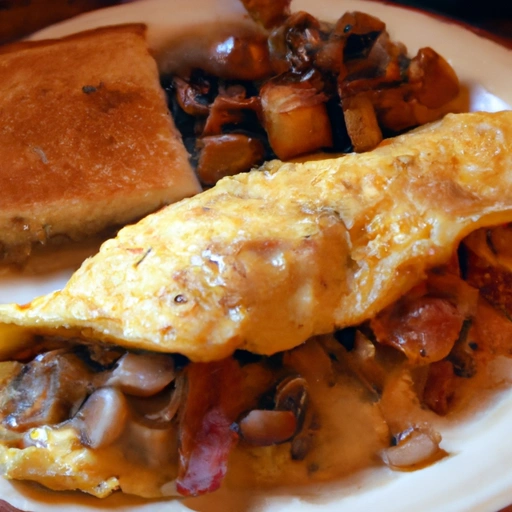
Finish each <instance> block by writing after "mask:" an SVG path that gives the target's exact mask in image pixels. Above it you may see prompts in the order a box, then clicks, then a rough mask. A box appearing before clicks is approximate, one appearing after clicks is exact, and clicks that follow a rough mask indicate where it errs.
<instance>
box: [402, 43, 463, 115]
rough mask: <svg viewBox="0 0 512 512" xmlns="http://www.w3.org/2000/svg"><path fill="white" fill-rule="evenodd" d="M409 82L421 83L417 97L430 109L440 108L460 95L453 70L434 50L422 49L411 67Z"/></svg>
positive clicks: (457, 80) (457, 81)
mask: <svg viewBox="0 0 512 512" xmlns="http://www.w3.org/2000/svg"><path fill="white" fill-rule="evenodd" d="M409 80H410V82H411V83H414V82H416V81H418V82H420V83H421V87H420V88H419V90H418V91H416V94H415V97H416V98H417V99H418V101H419V102H420V103H421V104H422V105H425V106H426V107H429V108H439V107H442V106H443V105H444V104H445V103H448V102H449V101H451V100H453V99H454V98H455V97H456V96H457V94H458V93H459V79H458V78H457V75H456V73H455V71H454V70H453V68H452V67H451V66H450V64H448V62H447V61H446V60H445V59H444V58H443V57H441V55H439V54H438V53H437V52H435V51H434V50H432V48H428V47H427V48H422V49H421V50H419V51H418V55H416V57H414V59H412V61H411V65H410V66H409Z"/></svg>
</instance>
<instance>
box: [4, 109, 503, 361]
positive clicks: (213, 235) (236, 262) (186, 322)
mask: <svg viewBox="0 0 512 512" xmlns="http://www.w3.org/2000/svg"><path fill="white" fill-rule="evenodd" d="M510 220H512V112H510V111H503V112H498V113H468V114H450V115H448V116H446V117H445V118H444V119H443V120H442V121H439V122H435V123H432V124H429V125H425V126H423V127H421V128H419V129H416V130H415V131H413V132H410V133H407V134H404V135H401V136H398V137H396V138H394V139H390V140H387V141H385V142H384V143H383V144H381V146H380V147H378V148H377V149H375V150H374V151H371V152H368V153H364V154H348V155H344V156H341V157H338V158H332V159H327V160H313V161H306V162H303V163H283V162H279V161H272V162H269V163H267V164H265V165H264V166H263V167H262V168H260V169H257V170H253V171H252V172H249V173H245V174H240V175H238V176H234V177H228V178H226V179H223V180H221V181H220V183H218V185H217V186H215V187H214V188H212V189H211V190H208V191H206V192H204V193H202V194H199V195H197V196H195V197H193V198H190V199H186V200H184V201H181V202H178V203H176V204H173V205H171V206H168V207H166V208H165V209H163V210H161V211H159V212H158V213H156V214H153V215H150V216H148V217H146V218H145V219H143V220H142V221H141V222H139V223H137V224H135V225H132V226H128V227H126V228H124V229H122V230H121V231H120V232H119V234H118V236H117V237H116V238H115V239H112V240H109V241H107V242H106V243H105V244H104V245H103V246H102V247H101V249H100V251H99V253H98V254H97V255H96V256H94V257H92V258H91V259H88V260H87V261H86V262H85V263H84V264H83V265H82V267H81V268H80V269H79V270H78V271H77V272H76V273H75V274H74V275H73V277H72V278H71V279H70V281H69V282H68V284H67V285H66V286H65V287H64V289H62V290H60V291H56V292H55V293H52V294H50V295H47V296H44V297H41V298H38V299H36V300H34V301H33V302H31V303H30V304H26V305H22V306H19V305H5V306H2V307H1V308H0V322H2V323H3V324H7V325H10V326H11V327H10V330H11V334H10V335H9V339H8V340H5V341H4V342H3V346H4V350H7V351H9V349H10V348H11V347H14V346H15V343H14V342H13V341H12V340H13V339H14V338H15V336H14V335H13V334H12V331H13V329H14V330H15V331H16V330H17V329H16V328H15V327H12V326H13V325H15V326H21V327H23V329H22V330H21V331H19V336H20V339H23V338H24V337H25V334H26V332H27V330H28V331H29V332H30V333H39V334H48V333H58V334H60V335H66V336H79V337H81V338H84V339H93V340H100V341H104V342H108V343H115V344H118V345H121V346H124V347H127V348H138V349H146V350H153V351H157V352H166V353H179V354H182V355H185V356H186V357H188V358H189V359H190V360H192V361H212V360H219V359H222V358H225V357H228V356H229V355H231V354H232V353H233V352H234V351H235V350H237V349H244V350H248V351H251V352H253V353H256V354H263V355H270V354H274V353H276V352H280V351H284V350H288V349H291V348H293V347H295V346H297V345H300V344H301V343H303V342H304V341H305V340H307V339H308V338H310V337H311V336H314V335H318V334H324V333H329V332H332V331H333V330H334V329H337V328H341V327H345V326H349V325H356V324H359V323H361V322H363V321H364V320H367V319H369V318H372V317H373V316H374V315H375V314H376V313H377V312H379V311H380V310H382V309H383V308H385V307H386V306H388V305H389V304H391V303H392V302H394V301H395V300H397V299H398V298H399V297H400V296H402V295H403V294H404V293H405V292H407V291H408V290H409V289H411V288H412V287H413V286H414V285H415V284H417V283H418V282H419V281H421V280H422V279H423V278H424V276H425V272H426V271H427V270H428V269H429V268H432V267H434V266H436V265H439V264H441V263H443V262H445V261H447V260H448V259H449V257H450V255H451V254H452V253H453V251H454V249H455V247H456V246H457V244H458V243H459V242H460V240H461V239H462V238H463V237H464V236H465V235H467V234H468V233H469V232H470V231H472V230H475V229H477V228H479V227H481V226H489V225H494V224H500V223H504V222H508V221H510Z"/></svg>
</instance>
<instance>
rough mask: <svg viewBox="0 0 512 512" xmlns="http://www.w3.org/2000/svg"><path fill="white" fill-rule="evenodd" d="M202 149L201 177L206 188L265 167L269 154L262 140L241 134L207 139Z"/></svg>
mask: <svg viewBox="0 0 512 512" xmlns="http://www.w3.org/2000/svg"><path fill="white" fill-rule="evenodd" d="M198 146H199V148H200V151H201V152H200V156H199V161H198V164H197V173H198V175H199V179H200V180H201V182H202V183H203V184H205V185H214V184H215V183H216V182H217V181H218V180H220V179H221V178H223V177H224V176H232V175H234V174H238V173H240V172H244V171H248V170H250V169H251V168H252V167H255V166H256V165H259V164H261V162H262V161H263V156H264V153H265V148H264V147H263V144H262V143H261V141H260V140H259V139H257V138H255V137H249V136H247V135H243V134H240V133H231V134H225V135H213V136H208V137H203V138H201V139H199V140H198Z"/></svg>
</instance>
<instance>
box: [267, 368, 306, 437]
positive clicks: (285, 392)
mask: <svg viewBox="0 0 512 512" xmlns="http://www.w3.org/2000/svg"><path fill="white" fill-rule="evenodd" d="M307 403H308V385H307V382H306V380H305V379H303V378H302V377H298V376H292V377H288V378H286V379H284V380H282V381H281V382H280V383H279V384H278V386H277V389H276V397H275V410H276V411H291V412H293V414H294V415H295V418H296V420H297V429H300V428H301V426H302V422H303V420H304V414H305V411H306V407H307Z"/></svg>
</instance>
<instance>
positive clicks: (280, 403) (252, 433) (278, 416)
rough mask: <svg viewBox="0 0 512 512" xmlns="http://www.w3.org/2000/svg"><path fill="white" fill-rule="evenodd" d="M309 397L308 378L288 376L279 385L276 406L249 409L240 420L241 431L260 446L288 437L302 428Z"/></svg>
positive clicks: (291, 436)
mask: <svg viewBox="0 0 512 512" xmlns="http://www.w3.org/2000/svg"><path fill="white" fill-rule="evenodd" d="M307 401H308V392H307V383H306V381H305V380H304V379H303V378H302V377H299V376H290V377H287V378H285V379H283V380H282V381H281V382H280V383H279V384H278V385H277V386H276V393H275V399H274V410H266V409H253V410H252V411H250V412H249V413H248V414H246V415H245V416H244V417H243V418H242V419H241V420H240V421H239V423H238V426H239V429H240V434H241V435H242V437H243V439H244V440H245V441H247V442H248V443H250V444H254V445H257V446H269V445H272V444H279V443H284V442H286V441H289V440H290V439H292V438H293V437H294V436H295V435H296V434H297V433H298V432H299V431H300V429H301V428H302V424H303V422H304V416H305V410H306V406H307Z"/></svg>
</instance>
